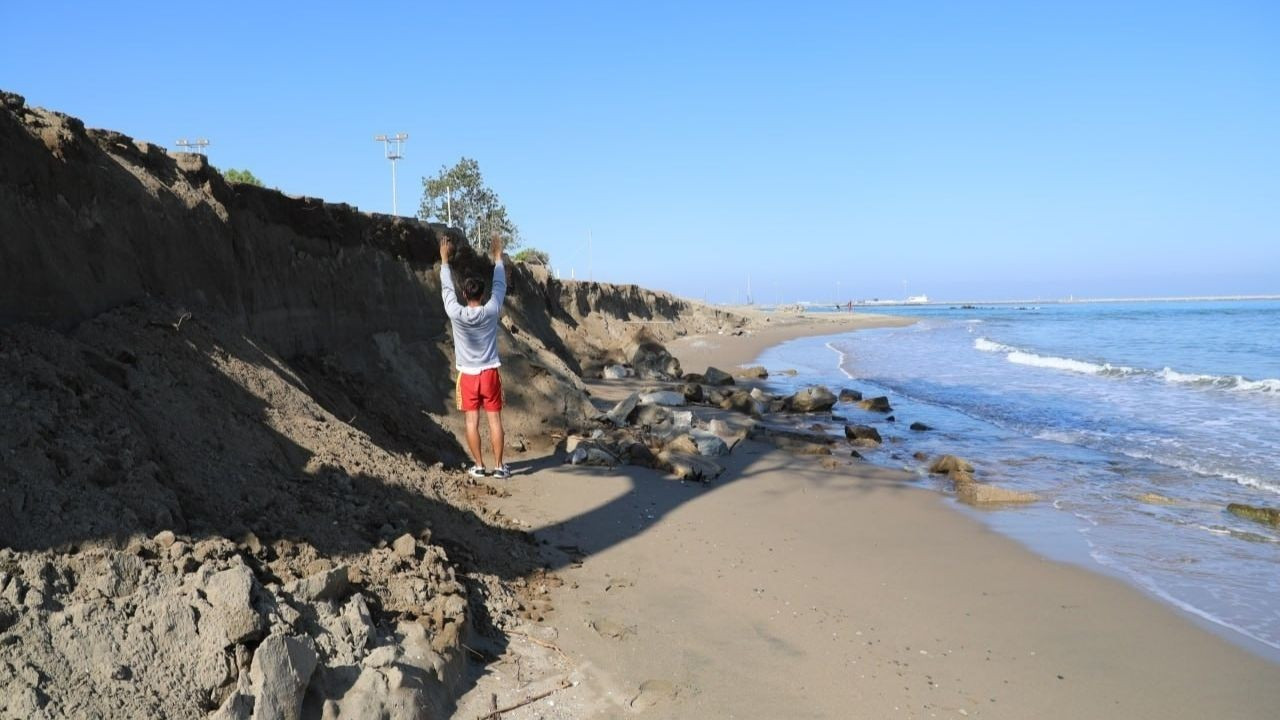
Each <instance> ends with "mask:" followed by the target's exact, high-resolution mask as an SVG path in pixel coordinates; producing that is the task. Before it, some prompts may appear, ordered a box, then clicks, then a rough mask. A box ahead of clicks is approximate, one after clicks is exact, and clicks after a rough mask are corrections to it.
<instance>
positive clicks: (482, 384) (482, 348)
mask: <svg viewBox="0 0 1280 720" xmlns="http://www.w3.org/2000/svg"><path fill="white" fill-rule="evenodd" d="M452 249H453V243H451V242H450V241H449V239H448V238H445V239H444V240H443V241H441V243H440V286H441V293H442V294H443V295H444V311H445V314H446V315H448V316H449V321H450V322H451V324H452V325H453V356H454V365H455V366H456V368H457V370H458V382H457V385H456V388H455V392H456V396H457V405H458V409H459V410H462V411H463V412H465V413H466V418H467V448H468V449H469V450H470V451H471V457H472V458H473V459H474V460H475V463H474V464H473V465H472V466H471V469H470V470H468V471H467V472H468V474H470V475H471V476H472V477H484V476H485V475H487V474H488V471H487V470H486V469H485V464H484V455H483V454H482V453H481V447H480V411H481V410H484V412H485V416H486V419H487V420H488V423H489V443H490V445H491V446H492V447H493V476H494V477H496V478H508V477H511V470H510V469H509V468H508V467H507V466H506V465H505V464H504V463H503V462H502V447H503V441H504V436H503V432H502V378H501V377H499V375H498V367H499V366H501V365H502V362H501V361H499V360H498V315H499V313H500V312H501V310H502V301H503V300H504V299H505V298H506V296H507V271H506V268H504V267H503V265H502V239H501V238H499V237H498V236H497V235H494V236H493V237H492V238H491V240H490V245H489V251H490V253H491V254H492V256H493V291H492V292H491V293H490V294H489V301H488V302H483V300H484V293H485V283H484V280H482V279H480V278H478V277H468V278H464V279H463V281H462V298H463V300H465V301H466V305H463V304H462V303H459V302H458V293H457V291H456V290H455V289H454V286H453V272H452V270H450V269H449V254H450V251H451V250H452Z"/></svg>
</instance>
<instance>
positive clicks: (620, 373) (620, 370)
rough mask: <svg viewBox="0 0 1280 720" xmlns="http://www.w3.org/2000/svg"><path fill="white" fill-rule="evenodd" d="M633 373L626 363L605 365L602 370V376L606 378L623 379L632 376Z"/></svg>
mask: <svg viewBox="0 0 1280 720" xmlns="http://www.w3.org/2000/svg"><path fill="white" fill-rule="evenodd" d="M632 374H634V373H633V371H632V370H631V368H629V367H627V366H626V365H605V366H604V369H603V370H601V371H600V377H602V378H604V379H605V380H621V379H623V378H626V377H631V375H632Z"/></svg>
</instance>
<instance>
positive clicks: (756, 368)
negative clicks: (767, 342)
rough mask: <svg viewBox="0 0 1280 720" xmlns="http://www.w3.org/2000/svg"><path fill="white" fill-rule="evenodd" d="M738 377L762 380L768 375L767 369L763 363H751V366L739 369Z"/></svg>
mask: <svg viewBox="0 0 1280 720" xmlns="http://www.w3.org/2000/svg"><path fill="white" fill-rule="evenodd" d="M738 377H740V378H747V379H748V380H764V379H765V378H767V377H769V371H768V370H766V369H765V367H764V366H763V365H752V366H751V367H747V368H742V369H740V370H739V371H738Z"/></svg>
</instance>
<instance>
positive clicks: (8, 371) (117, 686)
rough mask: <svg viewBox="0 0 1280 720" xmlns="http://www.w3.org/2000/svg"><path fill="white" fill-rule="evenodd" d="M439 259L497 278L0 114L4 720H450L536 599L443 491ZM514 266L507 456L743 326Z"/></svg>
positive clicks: (468, 503) (357, 222)
mask: <svg viewBox="0 0 1280 720" xmlns="http://www.w3.org/2000/svg"><path fill="white" fill-rule="evenodd" d="M447 235H453V236H454V239H455V241H456V244H457V245H458V247H459V249H458V251H457V253H458V254H457V257H456V259H455V260H454V261H453V264H454V265H455V267H456V268H457V270H458V271H460V272H463V273H467V272H475V273H484V274H486V275H487V273H488V272H490V271H491V266H489V265H488V264H487V261H486V260H485V259H483V258H480V257H478V256H476V254H475V253H474V252H472V251H471V249H470V247H469V246H468V245H467V244H466V241H465V238H462V237H460V236H458V235H457V232H456V231H455V230H452V229H449V228H446V227H444V226H441V225H431V224H425V223H420V222H417V221H414V220H407V219H403V218H391V217H386V216H376V215H369V214H365V213H360V212H358V211H357V210H356V209H354V208H351V207H349V206H346V205H340V204H332V203H325V202H322V201H319V200H315V199H311V198H295V197H288V196H286V195H283V194H281V193H279V192H277V191H274V190H268V189H263V188H258V187H254V186H249V185H242V184H229V183H227V182H226V181H225V180H224V179H223V178H222V176H221V175H220V174H219V173H218V172H217V171H216V170H215V169H213V168H211V167H210V166H209V165H208V164H207V162H206V160H205V159H204V157H203V156H200V155H192V154H177V155H171V154H168V153H166V152H165V151H164V150H163V149H162V148H160V147H158V146H156V145H152V144H149V143H146V142H142V141H136V140H134V139H132V138H129V137H126V136H124V135H121V134H119V133H115V132H110V131H103V130H92V129H86V128H85V127H84V125H83V124H82V123H81V122H80V121H78V120H76V119H75V118H71V117H68V116H65V115H62V114H59V113H54V112H49V111H46V110H42V109H37V108H30V107H27V106H26V104H25V103H24V101H23V99H22V98H20V97H18V96H16V95H12V94H0V454H2V462H0V717H50V718H59V717H123V716H129V717H202V716H205V715H206V714H215V715H216V716H218V717H227V718H235V717H245V718H247V717H250V716H254V717H296V716H298V713H302V715H304V716H313V717H322V716H327V717H338V716H341V717H359V716H365V715H368V714H373V713H384V714H385V715H386V716H389V717H443V716H445V715H447V713H448V712H449V710H450V708H451V704H452V698H453V697H454V696H455V694H456V692H457V691H458V689H459V685H460V684H462V683H464V673H463V672H462V671H461V667H462V665H463V664H464V663H465V658H464V657H463V652H464V650H463V643H464V638H466V637H468V636H469V635H472V634H476V633H479V634H484V635H486V636H488V637H489V638H490V639H491V640H493V641H494V642H499V643H500V642H501V634H500V633H499V632H497V630H499V629H500V628H501V627H502V626H504V624H506V623H509V622H511V621H512V620H513V619H515V618H519V617H520V616H522V615H526V616H527V615H530V614H532V613H533V611H534V609H533V608H532V607H526V605H528V603H527V602H526V600H525V599H524V598H523V597H522V595H521V588H522V586H524V585H525V584H527V583H528V582H529V580H530V578H534V577H537V576H538V574H539V573H540V560H539V555H538V553H537V549H536V548H535V547H533V546H532V545H531V544H530V543H529V541H528V540H527V538H526V536H525V535H524V534H523V533H521V532H519V531H518V530H516V529H513V528H511V527H508V526H506V524H505V523H504V522H503V521H502V519H501V518H495V517H492V516H490V514H489V513H488V512H487V511H486V510H485V509H484V506H483V503H481V502H478V501H477V498H476V495H477V494H478V493H479V492H480V491H481V487H480V486H475V485H472V484H470V483H468V482H466V480H465V479H464V478H463V477H462V476H461V474H460V473H458V472H456V471H455V470H454V469H453V468H455V467H456V466H457V465H458V464H459V463H461V462H462V461H463V459H464V453H463V451H462V448H461V447H460V445H459V444H458V441H457V439H456V432H457V431H458V430H459V429H460V420H461V418H460V417H459V416H458V414H457V413H453V412H451V411H450V408H451V405H452V401H453V398H452V389H453V380H452V378H453V375H452V372H451V366H452V348H451V337H450V334H449V329H448V321H447V319H446V317H445V315H444V311H443V305H442V302H441V299H440V287H439V279H438V247H439V242H440V240H441V239H442V238H443V237H445V236H447ZM508 266H509V273H510V286H511V291H510V295H509V299H508V300H507V304H506V309H505V314H506V317H505V318H504V320H503V330H502V332H501V336H500V349H501V352H502V356H503V373H504V378H505V380H506V383H505V384H506V386H507V398H508V410H507V411H506V412H505V413H504V416H505V418H506V424H507V429H508V438H509V440H510V444H511V445H513V448H512V452H513V453H518V451H519V450H520V449H521V448H524V449H525V450H526V451H528V452H536V451H538V450H545V449H546V448H547V447H549V446H550V445H552V444H554V442H555V441H556V439H557V438H558V437H562V436H563V434H564V433H565V431H567V430H572V429H575V428H578V427H581V426H582V425H583V424H584V422H585V421H586V418H587V417H588V416H589V415H590V414H591V412H592V408H591V405H590V403H589V402H588V398H587V396H586V394H585V393H584V391H583V387H582V383H581V380H580V376H581V375H582V374H583V373H584V372H586V373H593V372H596V371H597V370H598V368H599V367H600V365H601V364H603V363H604V362H606V361H611V360H620V359H624V358H623V352H624V348H625V347H626V346H627V344H628V342H629V341H630V340H631V339H632V338H633V336H634V335H635V333H636V332H637V330H640V329H644V330H645V331H646V332H648V333H650V335H651V336H652V337H656V338H659V339H662V338H669V337H673V336H675V335H678V334H684V333H687V332H703V331H714V330H715V329H717V328H719V327H722V326H725V325H730V324H733V323H735V322H736V319H735V318H733V317H730V316H726V315H723V314H721V313H719V312H717V311H715V310H712V309H708V308H703V307H700V306H696V305H691V304H689V303H686V302H684V301H682V300H680V299H678V298H675V297H672V296H670V295H667V294H664V293H657V292H651V291H647V290H644V289H641V288H637V287H634V286H610V285H604V284H598V283H576V282H560V281H557V280H555V279H553V278H551V277H549V276H548V274H547V273H546V271H545V270H544V269H542V268H540V267H527V266H523V265H519V264H514V263H509V264H508ZM515 457H516V458H517V459H518V458H519V457H520V455H519V454H516V455H515Z"/></svg>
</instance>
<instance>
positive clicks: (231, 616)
mask: <svg viewBox="0 0 1280 720" xmlns="http://www.w3.org/2000/svg"><path fill="white" fill-rule="evenodd" d="M260 592H261V588H260V587H259V586H258V581H257V579H255V578H254V576H253V571H251V570H250V569H249V568H248V567H246V566H245V565H232V566H231V567H229V568H227V569H226V570H222V571H219V572H216V573H213V574H212V575H210V576H209V579H208V580H207V581H205V586H204V593H205V599H206V600H208V602H209V605H211V606H212V610H211V611H210V612H209V613H208V615H209V617H208V618H206V619H205V621H204V622H202V623H201V628H202V630H203V629H204V628H205V627H210V626H212V627H221V628H222V630H223V631H224V632H225V633H226V638H227V644H228V645H234V644H237V643H243V642H248V641H250V640H254V639H257V638H259V637H261V636H262V635H263V634H264V633H265V632H266V630H267V619H266V618H265V617H263V616H262V614H261V613H259V612H258V610H257V608H256V607H255V606H254V600H255V596H256V595H258V594H259V593H260Z"/></svg>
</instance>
